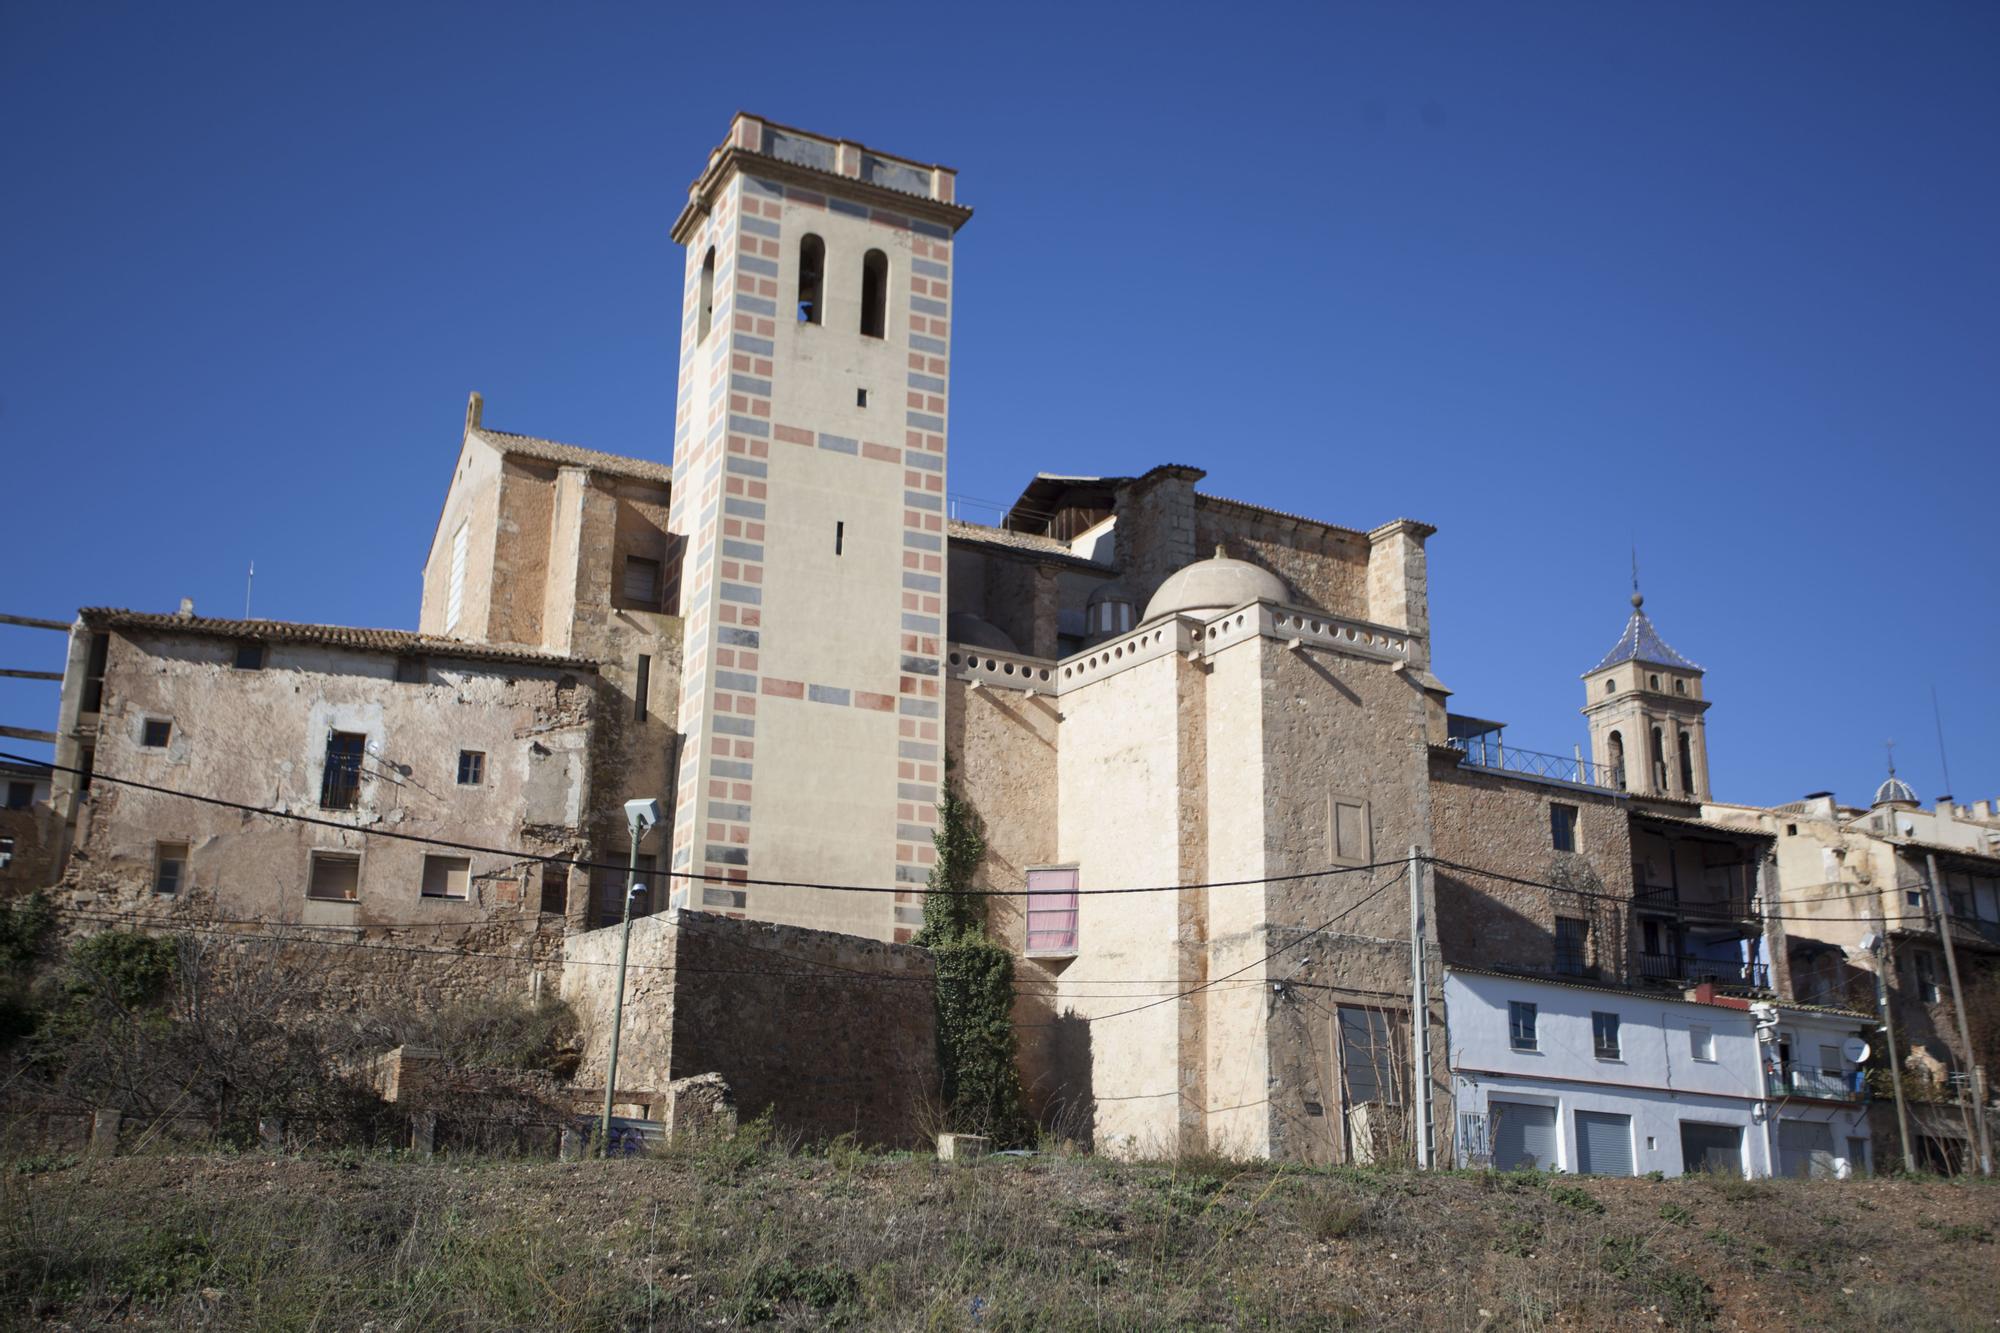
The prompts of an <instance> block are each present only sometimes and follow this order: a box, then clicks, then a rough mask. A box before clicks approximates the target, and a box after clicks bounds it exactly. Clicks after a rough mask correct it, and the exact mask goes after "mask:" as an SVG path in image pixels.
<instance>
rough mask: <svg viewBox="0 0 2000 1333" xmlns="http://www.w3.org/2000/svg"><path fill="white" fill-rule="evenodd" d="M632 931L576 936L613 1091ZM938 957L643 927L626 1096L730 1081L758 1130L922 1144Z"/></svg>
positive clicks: (870, 944)
mask: <svg viewBox="0 0 2000 1333" xmlns="http://www.w3.org/2000/svg"><path fill="white" fill-rule="evenodd" d="M619 934H620V930H619V929H617V928H608V929H605V930H599V931H593V932H590V933H589V934H586V935H577V936H572V937H571V940H570V947H569V951H568V965H567V966H566V968H565V970H564V990H563V994H564V997H565V998H566V999H567V1000H569V1001H570V1003H571V1005H572V1006H573V1007H574V1008H576V1009H577V1010H578V1012H579V1014H580V1015H581V1016H582V1017H583V1019H584V1023H585V1030H586V1047H585V1057H584V1064H583V1066H582V1068H581V1069H580V1070H579V1072H578V1079H579V1081H582V1082H589V1081H595V1082H596V1083H598V1084H599V1085H600V1086H601V1085H602V1083H603V1080H604V1074H605V1064H606V1060H607V1058H608V1052H609V1041H610V1027H611V1013H612V1007H613V1005H614V1003H615V1000H616V996H617V989H616V986H617V960H618V939H619ZM933 975H934V974H933V970H932V966H931V960H930V955H929V953H928V952H926V951H925V950H923V949H919V948H916V947H915V946H913V945H906V944H890V943H886V942H883V941H880V940H871V939H864V938H862V937H860V936H855V935H837V934H833V933H831V932H828V931H817V930H808V929H804V928H801V927H797V926H781V925H775V924H772V923H769V922H761V921H745V920H738V919H735V918H730V917H725V916H719V915H714V914H711V913H706V912H689V911H682V912H673V913H667V914H663V915H660V916H654V917H649V918H647V919H645V920H643V921H639V922H635V923H634V924H633V927H632V952H631V960H630V963H629V965H628V981H627V990H626V999H625V1023H624V1029H623V1035H622V1037H621V1041H620V1054H619V1077H618V1083H619V1087H620V1088H621V1089H625V1088H633V1089H639V1088H651V1089H654V1090H659V1089H664V1088H665V1087H666V1086H667V1084H668V1083H670V1082H672V1081H673V1080H675V1079H683V1078H691V1077H694V1076H696V1075H700V1074H708V1073H715V1074H720V1075H721V1076H722V1078H723V1080H724V1081H725V1082H726V1083H727V1084H728V1085H729V1088H730V1091H731V1092H732V1093H733V1094H734V1097H735V1102H736V1108H737V1112H738V1114H739V1115H740V1116H742V1117H743V1118H745V1119H750V1118H753V1117H755V1116H757V1115H759V1114H760V1113H762V1112H763V1111H765V1110H766V1109H768V1110H769V1111H770V1112H771V1114H772V1119H773V1120H774V1121H775V1122H776V1123H777V1124H778V1125H779V1126H781V1127H783V1128H785V1129H788V1130H793V1131H796V1132H798V1133H801V1134H805V1135H808V1136H812V1137H832V1136H833V1135H836V1134H843V1133H853V1134H855V1135H856V1136H858V1137H859V1138H860V1139H861V1140H863V1141H864V1142H869V1143H887V1144H896V1145H909V1144H914V1143H917V1142H919V1141H921V1139H922V1137H923V1134H922V1131H923V1127H924V1112H925V1110H926V1108H927V1107H928V1106H929V1105H930V1104H931V1103H933V1102H934V1101H935V1098H936V1095H937V1028H936V1015H935V1011H934V1008H933V1005H934V1000H933V996H932V979H933Z"/></svg>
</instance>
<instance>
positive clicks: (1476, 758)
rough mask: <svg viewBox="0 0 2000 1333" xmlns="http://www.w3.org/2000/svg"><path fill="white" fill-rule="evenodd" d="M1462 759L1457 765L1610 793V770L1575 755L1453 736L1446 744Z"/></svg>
mask: <svg viewBox="0 0 2000 1333" xmlns="http://www.w3.org/2000/svg"><path fill="white" fill-rule="evenodd" d="M1446 744H1447V745H1449V746H1451V748H1452V749H1454V750H1457V751H1458V752H1459V754H1461V755H1463V756H1464V758H1463V759H1461V760H1460V761H1459V762H1461V763H1463V764H1465V765H1467V766H1469V767H1472V768H1491V769H1496V770H1498V771H1500V772H1503V773H1523V774H1526V775H1527V776H1529V777H1536V778H1548V779H1550V780H1552V781H1555V782H1567V783H1571V784H1573V785H1575V786H1579V787H1603V788H1606V789H1607V790H1609V789H1612V788H1613V787H1614V786H1615V784H1614V783H1613V782H1612V775H1611V768H1610V766H1609V765H1606V764H1594V763H1592V762H1591V761H1590V760H1588V759H1584V758H1581V757H1579V756H1575V755H1562V754H1543V753H1542V752H1541V751H1539V750H1521V749H1516V748H1515V747H1514V746H1511V745H1503V744H1501V743H1500V742H1499V741H1497V740H1495V739H1493V738H1492V737H1491V736H1454V737H1452V738H1451V739H1450V740H1449V741H1447V742H1446Z"/></svg>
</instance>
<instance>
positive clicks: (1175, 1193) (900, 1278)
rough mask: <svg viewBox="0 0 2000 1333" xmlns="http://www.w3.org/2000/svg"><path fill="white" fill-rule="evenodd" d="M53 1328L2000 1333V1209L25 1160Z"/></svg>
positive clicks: (16, 1237) (37, 1261)
mask: <svg viewBox="0 0 2000 1333" xmlns="http://www.w3.org/2000/svg"><path fill="white" fill-rule="evenodd" d="M5 1172H6V1174H5V1176H4V1195H0V1321H5V1322H7V1323H9V1324H10V1325H14V1326H20V1327H42V1328H75V1329H83V1328H101V1327H109V1326H117V1327H145V1328H215V1329H239V1328H240V1329H267V1328H269V1329H282V1328H299V1329H376V1330H382V1331H383V1333H387V1330H391V1329H396V1330H418V1329H514V1328H523V1329H525V1328H535V1329H541V1328H553V1329H653V1328H660V1329H681V1328H726V1327H741V1326H749V1325H758V1324H763V1325H767V1326H769V1327H773V1328H816V1327H824V1326H839V1327H850V1328H870V1329H874V1328H890V1329H901V1328H911V1329H915V1328H925V1329H934V1328H947V1329H951V1328H978V1329H1026V1328H1099V1327H1105V1328H1131V1329H1158V1328H1229V1329H1235V1328H1287V1329H1291V1328H1394V1329H1411V1328H1441V1329H1481V1330H1484V1329H1515V1328H1589V1329H1599V1328H1645V1329H1657V1328H1661V1327H1669V1328H1718V1329H1727V1328H1745V1329H1749V1328H1754V1329H1759V1330H1769V1329H1781V1328H1812V1329H1819V1328H1896V1329H1953V1330H1957V1329H1969V1328H1992V1327H1997V1326H2000V1247H1996V1245H1995V1236H1996V1232H2000V1189H1996V1188H1995V1187H1994V1186H1991V1185H1988V1184H1984V1183H1980V1182H1950V1181H1937V1180H1908V1181H1906V1180H1864V1181H1852V1182H1835V1181H1825V1182H1820V1181H1776V1182H1773V1181H1761V1182H1748V1181H1742V1180H1722V1179H1713V1180H1711V1179H1691V1180H1686V1181H1648V1180H1597V1179H1571V1178H1565V1177H1560V1176H1535V1175H1490V1174H1475V1173H1441V1174H1435V1175H1425V1176H1419V1175H1416V1174H1413V1173H1408V1172H1402V1171H1389V1170H1382V1171H1372V1170H1363V1171H1356V1170H1338V1171H1331V1172H1329V1171H1299V1170H1278V1169H1274V1168H1269V1167H1262V1166H1259V1167H1245V1166H1240V1165H1236V1164H1232V1163H1229V1162H1226V1161H1219V1160H1217V1161H1193V1162H1187V1161H1184V1162H1179V1163H1168V1164H1158V1165H1120V1164H1115V1163H1110V1162H1105V1161H1102V1160H1098V1159H1094V1158H1086V1157H1061V1156H1037V1157H1020V1158H1004V1157H1003V1158H990V1159H987V1160H985V1161H983V1162H981V1163H978V1164H977V1165H974V1166H970V1167H948V1166H942V1165H940V1164H938V1163H935V1162H932V1161H929V1160H927V1159H922V1158H911V1157H907V1156H882V1155H875V1154H868V1153H862V1152H857V1151H852V1150H849V1149H845V1148H843V1147H842V1146H840V1145H835V1146H834V1147H833V1148H832V1149H830V1150H824V1151H819V1152H813V1153H802V1152H799V1151H796V1150H785V1149H781V1148H776V1147H773V1146H772V1145H771V1144H769V1143H768V1142H762V1141H758V1140H757V1139H755V1138H754V1137H753V1136H747V1135H746V1136H739V1137H738V1138H735V1139H730V1140H720V1141H716V1142H710V1143H705V1144H701V1145H696V1146H691V1147H685V1148H681V1149H678V1150H676V1151H674V1152H673V1153H671V1154H669V1155H667V1156H663V1157H659V1158H655V1159H650V1160H627V1161H617V1162H612V1163H601V1162H586V1163H554V1162H510V1161H503V1160H496V1159H461V1160H455V1161H454V1160H446V1159H444V1158H439V1159H437V1160H434V1161H429V1162H420V1161H411V1160H399V1159H395V1158H390V1157H382V1156H366V1155H353V1156H347V1155H340V1154H335V1155H328V1156H317V1157H280V1156H272V1155H268V1154H266V1155H257V1154H244V1155H226V1154H204V1155H145V1156H134V1157H122V1158H117V1159H113V1160H104V1161H88V1160H77V1159H74V1158H66V1157H61V1158H59V1157H42V1158H28V1159H23V1160H20V1161H17V1162H12V1163H7V1164H5Z"/></svg>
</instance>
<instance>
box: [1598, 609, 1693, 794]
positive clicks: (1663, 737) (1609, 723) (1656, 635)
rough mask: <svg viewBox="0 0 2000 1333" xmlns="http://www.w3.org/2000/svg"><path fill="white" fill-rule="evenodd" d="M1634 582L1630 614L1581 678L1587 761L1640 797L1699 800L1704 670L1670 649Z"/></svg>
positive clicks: (1618, 784) (1622, 787) (1617, 785)
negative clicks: (1615, 639) (1587, 733)
mask: <svg viewBox="0 0 2000 1333" xmlns="http://www.w3.org/2000/svg"><path fill="white" fill-rule="evenodd" d="M1645 606H1646V599H1645V598H1644V597H1642V596H1641V595H1640V593H1639V580H1638V576H1637V575H1636V574H1634V576H1633V579H1632V616H1631V618H1630V619H1629V620H1627V621H1626V622H1625V629H1624V632H1623V633H1621V634H1620V635H1619V636H1618V642H1617V643H1615V644H1613V645H1612V647H1611V651H1610V652H1608V653H1606V654H1605V655H1604V659H1603V660H1602V661H1600V662H1599V663H1598V664H1597V665H1596V666H1594V667H1592V668H1591V669H1590V670H1589V671H1586V672H1585V673H1584V676H1583V687H1584V704H1583V715H1584V717H1585V718H1586V719H1588V720H1589V724H1590V753H1591V757H1592V758H1593V759H1594V760H1596V762H1597V763H1598V764H1600V765H1601V766H1602V767H1603V768H1604V770H1605V772H1606V777H1607V779H1608V780H1609V781H1610V783H1611V784H1612V785H1613V786H1614V787H1616V788H1618V789H1619V790H1620V791H1629V792H1632V793H1633V794H1634V795H1638V796H1654V797H1663V798H1666V799H1668V800H1678V801H1705V800H1707V799H1709V788H1708V740H1707V736H1706V733H1705V732H1704V730H1703V724H1702V714H1704V713H1706V712H1707V711H1708V700H1707V699H1705V698H1704V697H1703V696H1702V669H1701V668H1700V667H1698V666H1696V665H1695V664H1694V663H1693V662H1690V661H1689V660H1688V659H1687V658H1685V657H1682V656H1681V655H1680V654H1679V653H1677V652H1675V651H1674V650H1673V648H1671V647H1669V646H1668V644H1667V641H1666V640H1665V639H1662V638H1661V637H1660V632H1659V631H1658V630H1656V629H1654V628H1653V622H1652V619H1651V617H1649V616H1647V614H1646V610H1645Z"/></svg>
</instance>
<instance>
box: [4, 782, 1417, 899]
mask: <svg viewBox="0 0 2000 1333" xmlns="http://www.w3.org/2000/svg"><path fill="white" fill-rule="evenodd" d="M0 760H13V761H16V762H19V763H24V764H34V765H36V766H38V767H41V768H46V769H50V770H53V771H55V772H60V773H70V774H75V775H78V776H88V777H89V778H90V779H91V781H93V782H110V783H114V784H117V785H119V786H125V787H136V788H138V789H140V790H142V791H150V792H154V793H157V794H159V795H162V796H174V797H178V798H180V799H181V800H185V801H196V802H199V803H200V804H202V805H213V806H219V807H221V808H223V809H225V810H237V811H240V812H242V813H245V814H252V815H262V816H263V817H265V818H267V819H287V820H291V821H292V822H294V823H299V824H312V825H315V826H317V827H320V828H331V829H338V830H340V831H341V832H343V833H354V834H359V835H361V836H362V837H368V838H389V839H392V840H394V841H397V842H413V843H420V844H422V845H424V846H427V847H444V848H448V849H449V850H451V851H458V852H480V853H483V854H485V855H488V856H499V857H505V858H507V859H508V860H511V861H517V862H518V861H534V862H537V863H539V864H542V865H557V866H564V867H567V868H572V869H578V870H616V871H619V872H620V873H627V872H629V871H630V867H629V866H628V865H627V864H626V863H624V862H622V861H586V860H581V859H578V858H573V857H567V856H552V855H550V854H548V853H546V852H532V851H526V850H523V849H521V848H515V847H492V846H488V845H486V844H483V843H475V842H461V841H458V840H456V839H452V838H434V837H430V836H428V835H426V834H422V833H405V832H403V831H402V830H400V829H385V828H375V827H364V826H362V825H358V824H347V823H342V822H341V821H340V820H337V819H327V818H324V817H323V816H319V815H305V814H299V813H297V812H296V811H291V810H273V809H271V808H269V807H268V806H261V805H249V804H246V803H244V802H242V801H232V800H228V799H226V798H224V797H220V796H206V795H203V794H201V793H199V792H191V791H181V790H178V789H176V788H173V787H162V786H159V785H158V784H156V783H151V782H142V781H140V780H139V779H137V778H121V777H113V776H111V775H110V774H108V773H100V772H96V771H95V770H91V771H89V772H86V771H85V770H83V769H80V768H73V767H70V766H68V765H65V764H52V763H49V762H48V761H47V760H43V759H31V758H28V757H27V756H25V755H16V754H8V753H6V752H4V751H0ZM1402 864H1403V862H1402V861H1401V860H1395V861H1376V862H1373V863H1371V864H1368V865H1358V866H1329V867H1327V868H1325V869H1323V870H1300V871H1296V872H1293V873H1291V874H1285V875H1266V876H1263V877H1262V878H1258V879H1232V880H1215V881H1211V882H1209V883H1204V884H1152V885H1143V886H1138V887H1131V888H1112V889H1067V890H1064V892H1065V893H1074V894H1079V895H1085V896H1090V897H1112V896H1116V895H1120V894H1130V893H1189V892H1192V891H1194V890H1196V889H1238V888H1248V887H1251V886H1253V885H1268V884H1287V883H1292V882H1294V881H1297V880H1304V879H1319V878H1322V877H1329V876H1333V875H1353V874H1359V873H1361V872H1362V871H1367V870H1384V869H1387V868H1389V867H1391V866H1399V865H1402ZM640 873H641V874H642V875H647V876H651V875H659V876H663V877H665V878H668V879H686V880H695V881H699V882H701V883H705V884H720V885H724V886H727V887H731V888H733V887H735V886H737V885H744V886H755V887H760V888H778V889H820V890H823V891H825V892H828V893H873V894H919V895H921V894H928V893H944V894H948V895H949V896H951V897H954V898H1019V897H1022V896H1023V895H1025V894H1026V893H1027V892H1028V890H1027V889H1025V888H1020V889H931V888H927V887H923V886H919V885H909V884H906V885H903V886H901V887H896V888H883V887H878V886H875V885H868V884H828V883H822V882H819V881H815V880H796V879H747V878H746V879H722V878H718V877H717V876H714V875H705V874H701V873H699V872H697V871H692V870H660V869H653V870H645V871H641V872H640Z"/></svg>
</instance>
